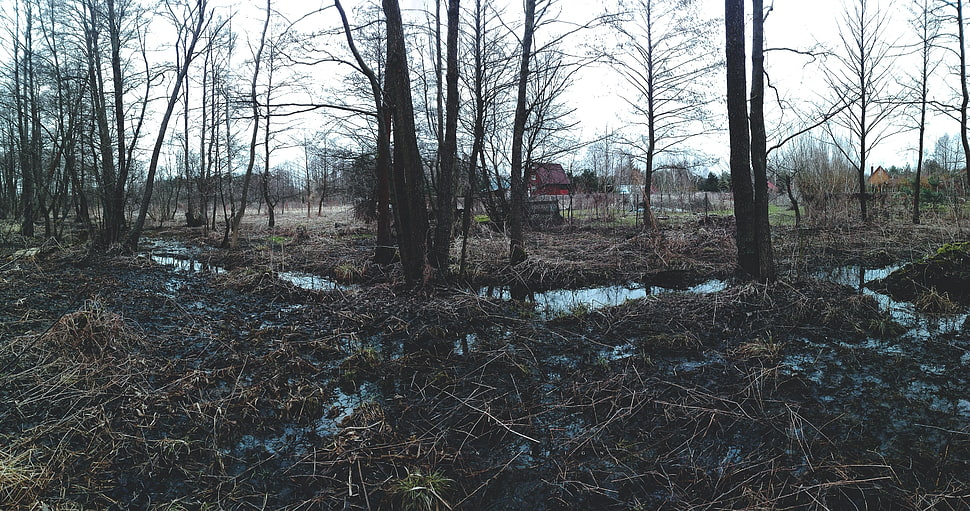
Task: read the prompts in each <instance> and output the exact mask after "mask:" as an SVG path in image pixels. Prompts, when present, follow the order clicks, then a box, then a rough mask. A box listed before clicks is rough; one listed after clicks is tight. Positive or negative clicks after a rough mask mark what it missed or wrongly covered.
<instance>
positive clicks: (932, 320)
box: [0, 221, 970, 510]
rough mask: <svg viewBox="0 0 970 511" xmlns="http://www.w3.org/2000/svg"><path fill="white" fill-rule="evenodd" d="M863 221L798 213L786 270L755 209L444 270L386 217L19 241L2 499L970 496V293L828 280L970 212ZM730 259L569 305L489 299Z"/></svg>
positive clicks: (534, 245) (532, 500) (628, 502)
mask: <svg viewBox="0 0 970 511" xmlns="http://www.w3.org/2000/svg"><path fill="white" fill-rule="evenodd" d="M855 229H856V230H855V231H853V232H852V233H851V236H849V234H850V233H848V232H840V231H833V230H822V231H804V232H801V233H798V232H796V231H788V230H784V229H777V230H776V236H777V239H776V253H777V255H778V259H779V264H780V272H779V273H780V274H781V275H782V276H783V278H782V279H781V280H780V281H779V282H778V283H775V284H772V285H768V286H766V285H759V284H751V283H745V282H743V281H734V280H731V277H732V276H733V275H734V271H735V270H734V267H733V265H732V264H731V261H732V259H733V242H732V241H731V233H732V231H731V225H730V222H710V221H708V222H705V223H696V224H694V223H690V224H685V225H682V226H680V227H678V228H677V229H671V230H668V231H665V232H664V233H662V235H661V236H650V235H645V234H642V233H639V232H635V231H632V230H630V231H625V230H622V229H594V228H585V229H576V228H574V227H570V226H563V227H560V228H556V229H554V230H552V231H546V232H542V233H533V235H532V237H531V239H532V241H531V243H530V245H529V252H530V260H529V262H528V263H527V264H526V265H525V266H522V267H517V268H515V269H510V268H508V267H507V266H505V265H503V262H502V261H501V258H500V257H499V256H500V254H503V253H504V250H505V249H507V247H505V240H504V238H501V237H499V236H497V235H495V234H494V233H489V232H486V231H482V232H480V233H478V234H477V237H476V238H475V243H474V244H473V247H472V250H471V252H470V253H471V260H470V265H469V276H468V277H467V278H465V279H463V280H462V281H461V284H460V285H459V284H454V283H452V284H446V283H444V282H441V283H439V284H437V285H432V286H431V287H430V288H429V289H427V290H425V291H421V292H414V291H409V290H406V289H404V288H403V287H402V286H401V281H402V280H403V279H402V278H401V277H400V273H399V270H398V269H397V268H395V267H393V266H392V267H386V268H382V267H377V266H374V265H371V264H369V263H368V262H367V259H368V256H369V255H370V252H371V250H372V248H373V242H374V241H373V237H372V236H371V235H370V234H369V231H368V230H367V229H366V228H361V229H357V230H352V231H345V233H343V234H342V233H338V232H333V230H332V229H331V230H330V231H322V230H321V231H315V230H313V229H309V230H308V229H300V228H293V229H289V230H287V229H280V230H277V231H274V232H272V233H268V232H259V231H256V232H253V234H252V235H251V236H250V237H249V238H248V239H246V240H245V244H244V246H243V247H242V248H240V249H237V250H234V251H222V250H218V249H215V248H214V247H213V245H214V242H215V241H217V240H215V238H214V237H209V236H206V235H204V234H202V233H201V232H199V231H197V230H192V231H189V230H169V231H156V232H152V233H149V236H150V237H151V238H152V239H154V240H160V241H159V242H157V243H155V244H153V245H151V246H152V247H155V248H154V249H153V251H154V252H157V253H162V252H163V251H164V250H163V248H160V247H169V249H171V251H172V252H173V253H175V252H178V253H179V254H181V255H182V256H183V257H188V254H190V255H191V258H192V259H195V260H198V261H204V262H206V263H207V264H208V266H207V267H208V268H209V270H205V271H185V270H180V269H178V268H175V267H173V266H169V265H164V264H159V262H158V260H157V259H154V258H153V257H151V255H152V254H147V253H146V254H140V255H138V256H135V257H129V256H116V257H109V256H104V257H101V258H98V259H96V260H93V261H91V260H88V259H86V258H85V257H84V255H85V254H86V252H85V248H84V247H80V246H79V247H70V246H57V245H55V244H52V243H47V244H42V243H41V242H34V243H30V242H29V241H27V242H25V241H22V240H20V241H17V243H14V242H13V241H11V240H7V241H6V242H5V243H4V244H3V245H2V246H0V256H3V257H4V258H5V259H3V261H2V262H0V269H2V273H0V294H2V297H0V304H2V305H0V322H2V326H0V337H2V345H0V392H2V393H3V401H2V402H3V403H4V405H3V406H2V407H0V502H2V506H0V507H3V508H4V509H42V508H46V509H64V510H67V509H166V510H176V509H179V510H181V509H185V510H189V509H193V510H194V509H240V510H242V509H286V510H304V509H361V510H364V509H400V508H404V507H406V506H407V505H409V504H413V505H417V506H420V505H422V504H426V506H425V507H424V508H427V509H449V508H450V509H468V510H479V509H482V510H485V509H529V510H553V509H577V510H578V509H698V508H701V509H914V510H915V509H967V508H968V502H970V381H968V377H967V374H968V371H967V366H968V365H970V336H968V326H967V325H966V324H964V322H965V317H966V314H965V313H966V308H961V309H959V311H957V312H953V313H952V314H950V315H947V316H922V315H920V316H919V317H918V319H916V320H914V321H915V323H912V324H910V323H909V322H908V321H909V320H908V319H904V318H901V317H900V316H898V315H894V314H892V313H891V311H892V310H893V309H892V307H890V308H889V309H887V306H886V304H885V303H882V302H880V301H879V300H878V299H879V295H873V294H872V293H871V292H867V291H864V288H862V289H860V288H859V287H858V286H846V285H842V284H838V283H834V282H830V281H828V280H823V279H819V278H814V277H813V276H814V275H817V274H818V272H819V271H820V270H825V269H830V268H832V267H836V266H844V265H850V264H855V265H862V266H868V267H872V268H875V267H883V266H887V265H890V264H894V265H903V264H906V263H909V262H912V261H916V260H918V259H919V258H921V257H923V256H924V255H926V254H929V253H932V252H933V251H934V250H936V248H937V247H939V246H941V245H942V244H943V243H945V242H950V241H955V239H954V238H956V237H958V234H957V233H953V232H951V231H948V230H946V229H943V228H930V227H920V228H912V227H903V228H900V230H899V231H898V232H886V231H884V230H875V229H873V228H868V229H863V228H858V227H856V228H855ZM27 245H42V247H41V248H42V249H41V250H40V251H39V252H38V253H36V254H31V255H27V254H25V253H20V254H18V255H17V256H16V257H14V254H15V252H16V251H17V250H19V249H22V248H24V247H25V246H27ZM147 246H148V245H147V244H146V247H147ZM213 266H215V267H218V268H221V269H224V271H214V270H212V269H211V268H212V267H213ZM193 268H195V267H193ZM198 268H202V266H199V267H198ZM198 268H196V269H197V270H198ZM283 270H286V271H300V272H306V273H312V274H316V275H320V276H325V277H328V278H329V279H331V280H332V282H334V283H336V284H338V285H335V286H332V287H329V288H327V290H323V291H314V290H307V289H302V288H299V287H297V286H294V285H292V284H290V283H288V282H286V281H284V280H281V279H279V278H277V276H278V274H279V272H280V271H283ZM863 275H864V270H863ZM712 278H719V279H728V285H727V286H726V287H725V288H724V289H723V290H720V291H716V292H712V293H687V292H680V293H678V292H671V293H663V294H656V295H649V296H647V297H646V298H643V299H638V300H632V301H628V302H626V303H623V304H621V305H617V306H613V307H604V308H595V307H585V306H576V307H573V308H571V309H569V310H565V311H561V312H559V313H557V314H551V315H549V314H539V313H537V311H536V309H535V307H534V305H533V304H530V303H528V302H526V303H516V302H508V301H503V300H502V299H500V298H485V297H482V296H480V295H479V294H478V293H477V292H476V291H477V288H478V287H479V286H489V285H493V286H502V285H509V284H511V283H513V282H516V281H518V282H526V283H528V284H529V285H530V286H531V287H532V288H533V289H536V290H543V289H555V288H571V287H580V286H591V285H612V284H618V283H626V282H629V281H635V282H638V283H640V284H644V285H661V284H663V285H665V286H667V287H680V288H685V287H688V286H690V285H693V284H695V283H698V282H703V281H706V280H709V279H712ZM862 280H865V279H864V278H863V279H862ZM428 488H432V489H434V490H435V491H434V492H431V491H430V490H429V489H428ZM416 508H417V509H422V507H416Z"/></svg>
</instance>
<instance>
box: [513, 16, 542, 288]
mask: <svg viewBox="0 0 970 511" xmlns="http://www.w3.org/2000/svg"><path fill="white" fill-rule="evenodd" d="M535 11H536V2H535V0H525V27H524V32H523V34H522V60H521V63H520V65H519V77H518V95H517V98H516V105H515V119H514V121H513V124H512V162H511V164H512V171H511V182H510V186H509V188H510V189H511V190H510V191H511V196H512V203H511V204H510V208H509V236H510V238H511V240H510V243H509V264H511V265H512V266H515V265H517V264H519V263H521V262H522V261H525V259H526V257H527V255H526V251H525V242H524V236H523V224H524V217H525V180H524V178H523V170H522V164H523V161H522V138H523V137H524V135H525V123H526V121H527V120H528V115H529V113H528V111H527V110H526V93H527V92H528V84H529V59H530V58H531V56H532V36H533V32H534V31H535ZM513 287H514V286H513ZM513 291H515V290H513ZM516 294H521V295H523V296H524V294H525V293H524V292H523V293H515V292H513V295H516ZM513 298H519V297H518V296H513Z"/></svg>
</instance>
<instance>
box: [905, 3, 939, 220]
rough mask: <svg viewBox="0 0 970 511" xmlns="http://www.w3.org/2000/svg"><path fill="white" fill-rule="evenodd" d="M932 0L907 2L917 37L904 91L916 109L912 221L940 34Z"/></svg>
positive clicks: (915, 216)
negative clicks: (913, 64)
mask: <svg viewBox="0 0 970 511" xmlns="http://www.w3.org/2000/svg"><path fill="white" fill-rule="evenodd" d="M934 4H935V2H934V1H933V0H915V3H913V4H910V13H911V19H910V24H911V26H912V28H913V31H914V32H915V33H916V36H917V37H918V41H917V47H916V48H915V53H916V55H917V56H918V57H919V62H920V66H919V69H918V71H917V72H916V73H912V74H911V76H910V80H909V83H908V84H907V85H906V92H908V93H909V95H910V96H911V100H910V101H909V102H908V103H909V104H910V105H912V106H914V107H915V109H916V110H917V112H918V113H917V114H916V116H915V117H916V125H915V128H916V132H917V144H916V147H917V148H916V179H915V181H914V183H913V223H914V224H919V223H920V187H921V180H922V177H923V156H924V153H925V145H926V144H925V142H926V114H927V110H928V108H929V106H930V77H931V75H933V74H934V73H935V71H936V67H937V66H938V64H939V61H938V60H937V59H935V58H934V53H935V51H934V50H935V49H936V46H937V44H938V39H939V38H940V19H939V17H938V16H936V14H935V13H934Z"/></svg>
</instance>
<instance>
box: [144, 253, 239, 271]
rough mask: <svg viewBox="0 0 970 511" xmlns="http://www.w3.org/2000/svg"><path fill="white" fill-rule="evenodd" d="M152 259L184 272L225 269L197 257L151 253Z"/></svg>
mask: <svg viewBox="0 0 970 511" xmlns="http://www.w3.org/2000/svg"><path fill="white" fill-rule="evenodd" d="M151 258H152V261H154V262H156V263H158V264H164V265H165V266H174V267H175V271H181V272H186V273H223V272H225V271H226V270H225V269H224V268H221V267H219V266H214V265H211V264H209V263H207V262H204V261H199V260H198V259H192V258H189V259H186V258H181V257H178V256H174V255H155V254H152V255H151Z"/></svg>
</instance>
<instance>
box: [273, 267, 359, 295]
mask: <svg viewBox="0 0 970 511" xmlns="http://www.w3.org/2000/svg"><path fill="white" fill-rule="evenodd" d="M276 276H277V277H279V279H280V280H282V281H285V282H289V283H290V284H293V285H294V286H296V287H299V288H301V289H308V290H310V291H351V290H353V289H354V288H355V286H345V285H343V284H338V283H337V282H336V281H335V280H333V279H331V278H330V277H324V276H321V275H314V274H312V273H303V272H297V271H281V272H278V273H277V274H276Z"/></svg>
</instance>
